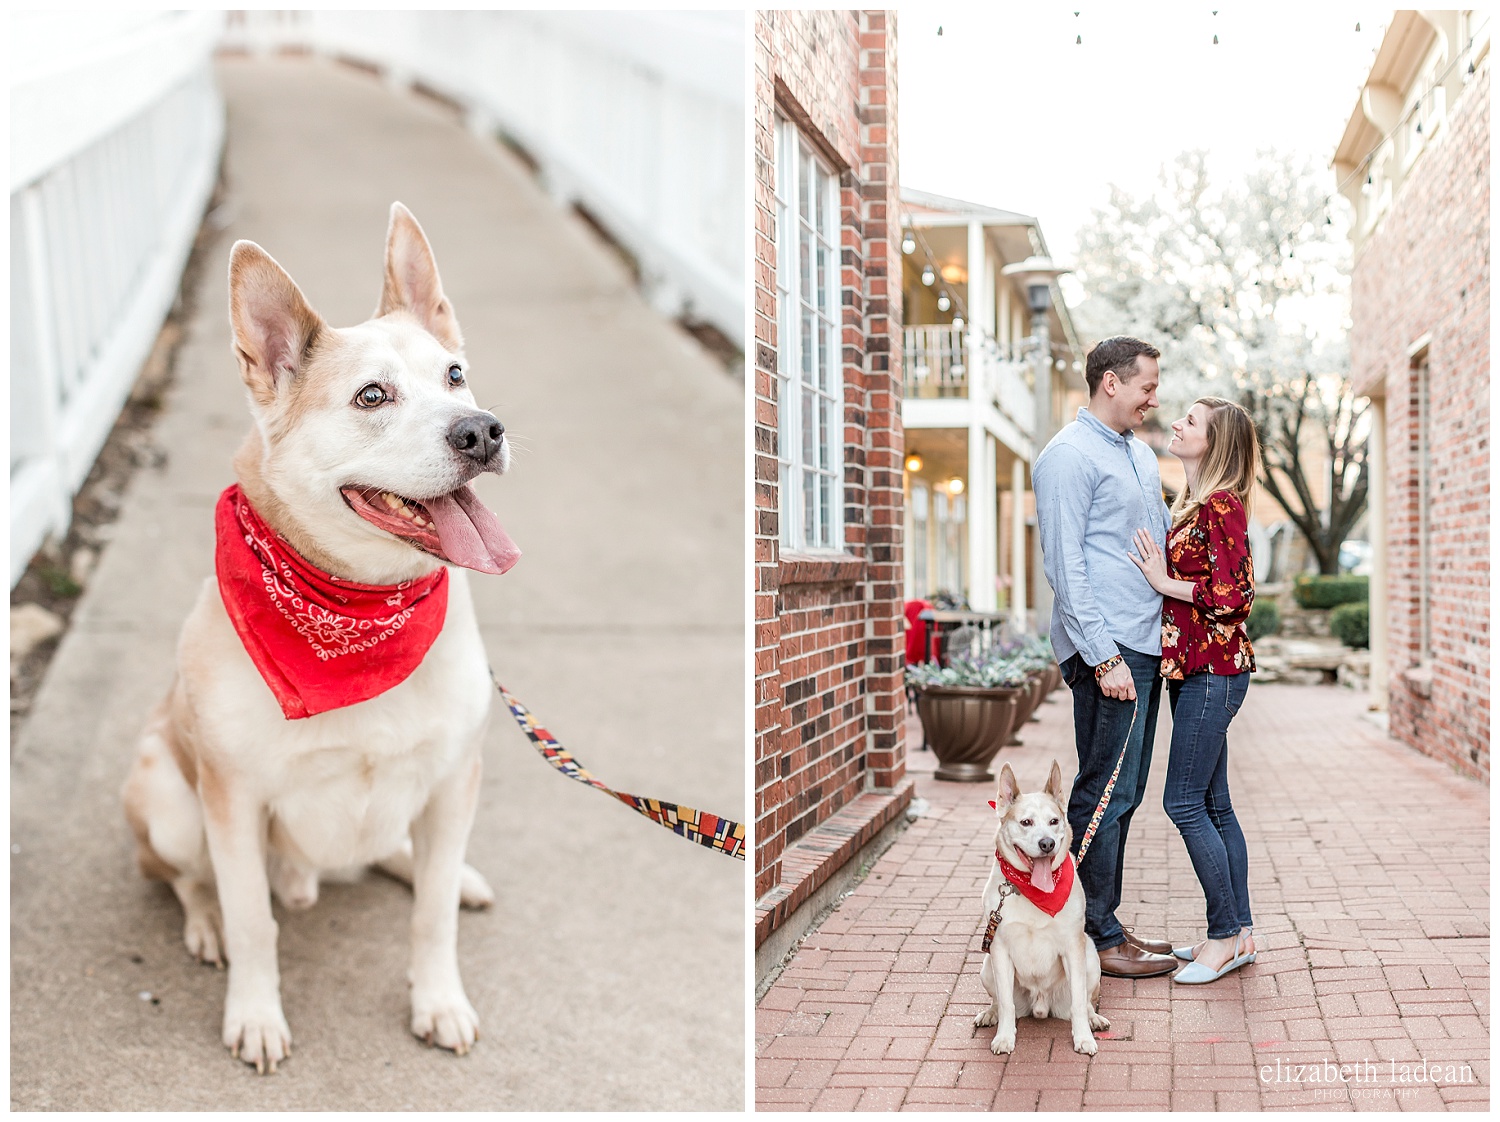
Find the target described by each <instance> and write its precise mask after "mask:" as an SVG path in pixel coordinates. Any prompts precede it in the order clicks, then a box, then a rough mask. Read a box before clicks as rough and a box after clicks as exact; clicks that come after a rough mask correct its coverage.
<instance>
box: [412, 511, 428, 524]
mask: <svg viewBox="0 0 1500 1122" xmlns="http://www.w3.org/2000/svg"><path fill="white" fill-rule="evenodd" d="M412 521H413V522H415V523H416V524H417V525H418V526H425V525H427V519H425V518H423V517H422V516H421V515H420V514H418V515H416V516H415V517H413V518H412Z"/></svg>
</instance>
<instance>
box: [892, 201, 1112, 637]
mask: <svg viewBox="0 0 1500 1122" xmlns="http://www.w3.org/2000/svg"><path fill="white" fill-rule="evenodd" d="M901 203H902V209H903V216H902V217H903V223H902V224H903V235H904V242H903V245H902V249H903V254H902V258H903V278H902V287H903V289H904V294H905V305H904V306H905V309H906V324H905V328H904V334H905V340H904V342H905V355H904V362H903V370H904V371H905V398H904V401H903V404H902V408H901V419H902V423H903V425H904V427H905V430H906V477H905V482H906V543H907V544H906V598H907V599H908V600H927V599H931V596H932V594H933V593H934V592H937V591H944V592H948V593H954V594H958V595H962V596H963V597H964V598H966V599H967V601H968V603H969V607H970V608H972V609H973V610H975V611H997V610H999V611H1007V612H1009V613H1010V614H1011V618H1012V621H1013V622H1015V623H1016V624H1017V625H1018V626H1027V625H1031V626H1033V627H1034V626H1035V623H1036V621H1037V620H1038V619H1040V620H1042V621H1043V623H1044V624H1045V621H1046V619H1047V617H1048V615H1049V614H1050V611H1051V596H1050V593H1049V591H1048V588H1047V582H1046V580H1045V579H1039V578H1038V572H1039V570H1040V565H1039V564H1038V561H1039V559H1040V543H1039V542H1038V541H1037V537H1036V527H1035V506H1034V502H1033V499H1032V495H1031V490H1030V487H1031V463H1032V461H1033V460H1034V459H1035V458H1036V456H1037V454H1038V453H1039V452H1040V451H1041V450H1042V448H1043V447H1044V446H1045V445H1046V443H1047V441H1048V439H1050V438H1051V436H1052V434H1053V433H1054V432H1056V431H1057V428H1058V427H1059V425H1060V424H1061V423H1065V422H1066V421H1067V419H1068V418H1067V417H1066V416H1064V411H1065V401H1068V400H1069V394H1070V393H1071V394H1072V395H1073V397H1074V398H1076V396H1077V394H1079V393H1081V392H1082V390H1083V384H1084V383H1083V373H1082V369H1083V366H1082V363H1083V348H1082V347H1081V345H1080V343H1079V341H1078V337H1077V334H1076V332H1075V330H1074V327H1073V323H1072V320H1071V319H1070V317H1069V316H1068V311H1067V308H1066V307H1065V306H1064V305H1063V303H1062V300H1061V296H1060V293H1059V292H1058V289H1057V284H1056V280H1055V273H1056V270H1049V269H1048V268H1047V266H1048V265H1049V264H1050V262H1049V261H1048V260H1047V243H1046V241H1045V239H1044V238H1043V237H1042V231H1041V227H1040V226H1039V225H1038V223H1037V220H1036V219H1035V218H1030V217H1028V216H1026V215H1023V214H1015V213H1012V212H1010V211H1005V210H997V209H995V208H993V207H986V206H979V205H977V204H975V203H967V202H962V201H960V200H958V199H949V198H944V197H943V196H941V195H932V194H928V193H926V192H923V191H914V190H911V189H909V188H902V191H901ZM1034 307H1037V308H1040V314H1034V313H1033V308H1034ZM1043 328H1045V330H1043Z"/></svg>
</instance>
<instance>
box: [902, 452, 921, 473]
mask: <svg viewBox="0 0 1500 1122" xmlns="http://www.w3.org/2000/svg"><path fill="white" fill-rule="evenodd" d="M906 470H907V471H912V472H916V471H921V470H922V457H921V456H920V455H918V454H917V453H916V452H912V453H910V454H909V455H908V456H907V457H906Z"/></svg>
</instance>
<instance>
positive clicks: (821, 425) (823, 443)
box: [818, 397, 833, 471]
mask: <svg viewBox="0 0 1500 1122" xmlns="http://www.w3.org/2000/svg"><path fill="white" fill-rule="evenodd" d="M832 413H833V402H831V401H829V400H828V399H827V398H826V397H820V398H818V470H820V471H832V470H833V439H832V434H831V432H830V431H829V430H830V429H831V427H832V425H831V422H832V420H833V417H832Z"/></svg>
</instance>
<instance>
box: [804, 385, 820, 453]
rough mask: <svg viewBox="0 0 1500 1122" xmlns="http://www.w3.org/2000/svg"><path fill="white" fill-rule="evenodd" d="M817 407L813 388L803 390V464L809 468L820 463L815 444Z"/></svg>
mask: <svg viewBox="0 0 1500 1122" xmlns="http://www.w3.org/2000/svg"><path fill="white" fill-rule="evenodd" d="M816 408H817V404H816V402H815V400H814V398H813V393H812V390H809V389H804V390H803V391H802V465H803V466H804V467H807V468H813V467H817V465H818V451H817V448H816V446H815V440H816V438H817V413H816V412H814V410H815V409H816Z"/></svg>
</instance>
